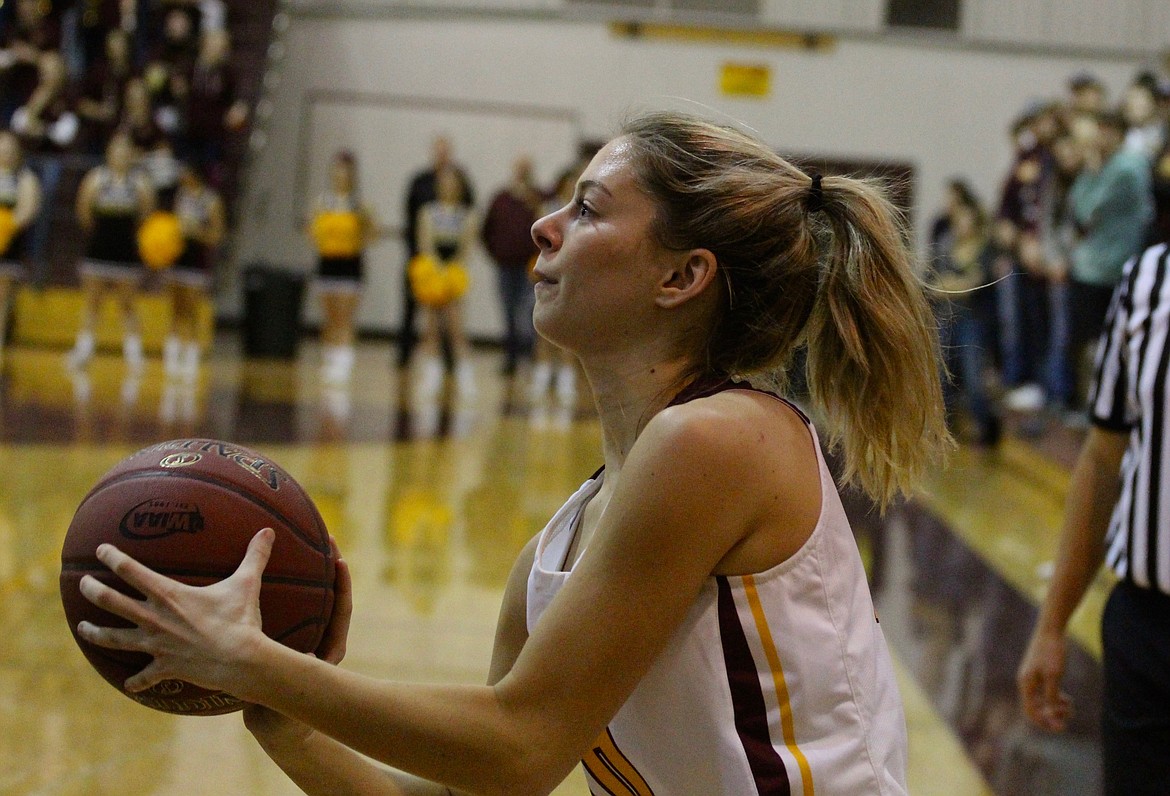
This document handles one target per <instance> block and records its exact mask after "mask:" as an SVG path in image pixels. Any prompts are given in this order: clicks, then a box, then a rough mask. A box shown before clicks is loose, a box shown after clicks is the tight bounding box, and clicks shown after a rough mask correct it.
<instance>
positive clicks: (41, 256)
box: [28, 155, 65, 284]
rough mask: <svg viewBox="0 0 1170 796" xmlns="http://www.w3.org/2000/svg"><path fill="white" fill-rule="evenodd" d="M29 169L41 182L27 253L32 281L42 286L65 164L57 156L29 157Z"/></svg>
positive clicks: (47, 266)
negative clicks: (58, 191) (38, 206)
mask: <svg viewBox="0 0 1170 796" xmlns="http://www.w3.org/2000/svg"><path fill="white" fill-rule="evenodd" d="M28 165H29V167H30V168H31V169H32V170H33V171H34V172H36V175H37V177H38V178H40V181H41V209H40V212H39V213H38V214H37V218H36V221H34V222H33V224H32V230H31V231H32V236H31V239H30V240H29V245H30V251H29V252H28V254H29V256H30V258H31V259H32V261H33V281H35V282H36V283H37V284H43V283H44V280H45V278H47V276H48V273H49V262H48V261H49V232H50V231H51V227H52V224H53V208H54V207H56V196H57V186H58V185H60V184H61V175H62V174H63V173H64V171H65V164H64V163H62V162H61V158H60V157H59V156H57V155H30V156H29V158H28Z"/></svg>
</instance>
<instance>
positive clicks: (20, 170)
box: [0, 130, 41, 352]
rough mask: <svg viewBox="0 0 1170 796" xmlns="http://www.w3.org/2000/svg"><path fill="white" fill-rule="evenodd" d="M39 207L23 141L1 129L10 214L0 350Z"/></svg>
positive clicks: (2, 270) (0, 294)
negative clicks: (13, 288) (11, 296)
mask: <svg viewBox="0 0 1170 796" xmlns="http://www.w3.org/2000/svg"><path fill="white" fill-rule="evenodd" d="M40 207H41V188H40V182H39V181H38V180H37V177H36V175H35V174H33V172H32V170H31V169H30V168H28V167H27V166H25V165H24V163H23V157H22V153H21V151H20V142H19V141H18V140H17V138H16V136H15V135H14V134H13V133H11V132H9V131H7V130H5V131H2V132H0V208H3V209H4V210H5V211H7V213H9V214H11V215H10V216H9V218H8V222H9V223H5V224H4V225H2V226H0V230H2V231H0V352H2V351H3V349H4V341H5V340H6V339H7V336H8V335H7V332H8V328H7V322H8V296H9V294H10V293H11V286H12V283H13V282H14V281H16V280H18V279H21V278H23V276H24V257H25V248H26V247H25V239H26V235H25V232H26V230H27V229H28V228H29V225H30V224H32V222H33V221H34V220H35V219H36V218H37V214H38V212H39V211H40Z"/></svg>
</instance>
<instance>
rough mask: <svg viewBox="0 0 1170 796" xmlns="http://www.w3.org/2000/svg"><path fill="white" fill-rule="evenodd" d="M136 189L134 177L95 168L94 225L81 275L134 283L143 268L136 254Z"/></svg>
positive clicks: (103, 167) (137, 209)
mask: <svg viewBox="0 0 1170 796" xmlns="http://www.w3.org/2000/svg"><path fill="white" fill-rule="evenodd" d="M139 212H140V208H139V205H138V188H137V183H136V181H135V178H134V176H132V175H130V174H125V175H122V176H121V177H119V176H118V175H116V174H114V172H113V171H111V170H110V169H109V168H108V167H106V166H99V167H98V172H97V192H96V195H95V197H94V202H93V216H94V225H93V230H92V232H91V233H90V236H89V242H88V243H87V244H86V248H85V258H84V259H83V261H82V263H81V274H82V276H92V277H97V278H99V279H106V280H111V281H118V282H127V281H129V282H137V281H139V280H141V279H142V277H143V275H144V273H145V272H144V269H143V266H142V261H141V260H140V259H139V254H138V222H139Z"/></svg>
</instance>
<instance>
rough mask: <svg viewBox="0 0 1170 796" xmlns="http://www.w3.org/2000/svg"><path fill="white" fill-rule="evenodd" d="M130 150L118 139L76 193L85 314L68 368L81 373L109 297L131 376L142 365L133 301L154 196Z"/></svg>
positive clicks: (124, 140) (141, 272) (140, 275)
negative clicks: (141, 232) (141, 229)
mask: <svg viewBox="0 0 1170 796" xmlns="http://www.w3.org/2000/svg"><path fill="white" fill-rule="evenodd" d="M133 167H134V146H133V144H132V143H131V141H130V139H129V137H127V136H126V135H124V134H122V133H117V134H115V135H114V136H113V138H111V139H110V143H109V145H108V146H107V147H106V161H105V163H104V164H103V165H101V166H98V167H96V168H94V169H91V170H90V171H89V172H88V173H87V174H86V175H85V177H84V178H83V179H82V181H81V187H80V189H79V190H78V192H77V221H78V223H79V224H80V226H81V229H82V231H83V232H84V233H86V234H87V235H88V242H87V244H86V248H85V253H84V255H83V258H82V261H81V266H80V268H79V269H78V270H79V271H80V275H81V289H82V292H83V293H84V295H85V308H84V310H83V312H82V316H81V330H80V331H79V332H78V333H77V342H76V344H75V345H74V346H73V350H72V351H71V352H70V353H69V365H70V366H71V367H74V368H79V367H83V366H84V365H86V364H87V363H88V362H89V360H90V359H92V358H93V353H94V349H95V347H96V338H95V337H94V328H95V327H96V325H97V317H98V310H99V309H100V307H101V301H102V298H103V297H104V296H105V295H106V294H108V293H112V294H113V295H114V297H115V298H116V299H117V301H118V305H119V306H120V307H121V310H122V355H123V357H125V360H126V364H127V365H128V366H129V367H130V368H131V369H132V370H139V369H141V367H142V364H143V357H142V336H141V333H140V331H139V330H140V324H139V321H138V312H137V310H136V309H135V306H134V299H135V296H136V295H137V293H138V288H139V286H140V285H141V283H142V279H143V276H144V273H145V272H144V269H143V266H142V263H141V261H140V260H139V255H138V241H137V235H136V232H137V229H138V224H139V222H140V221H141V220H142V219H143V218H144V217H145V216H146V215H147V214H148V213H149V212H150V211H151V210H152V209H153V208H154V192H153V190H152V189H151V187H150V184H149V183H148V182H147V180H146V178H145V177H143V176H141V175H140V174H138V173H137V172H135V171H134V168H133Z"/></svg>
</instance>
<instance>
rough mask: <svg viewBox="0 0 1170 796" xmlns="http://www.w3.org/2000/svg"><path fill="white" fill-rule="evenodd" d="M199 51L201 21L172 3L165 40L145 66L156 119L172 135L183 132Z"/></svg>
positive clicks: (163, 39)
mask: <svg viewBox="0 0 1170 796" xmlns="http://www.w3.org/2000/svg"><path fill="white" fill-rule="evenodd" d="M198 54H199V38H198V24H197V22H195V21H194V17H193V16H192V14H191V13H188V10H186V9H184V8H181V7H176V6H171V7H170V8H168V9H167V11H166V15H165V16H164V17H163V37H162V41H161V42H160V43H159V44H158V45H157V46H156V47H155V48H154V52H153V55H152V56H151V58H150V61H149V62H148V63H147V65H146V68H145V69H144V70H143V78H144V80H145V82H146V89H147V92H148V93H149V94H150V103H151V107H152V108H153V110H154V113H155V121H156V122H157V123H158V125H159V126H160V127H161V128H162V129H163V130H164V131H165V132H166V133H167V135H170V136H172V137H177V136H179V135H181V134H182V133H183V132H184V127H185V122H186V119H185V118H184V116H185V111H186V110H187V95H188V92H189V91H190V80H191V70H192V69H193V68H194V65H195V59H196V57H198Z"/></svg>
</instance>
